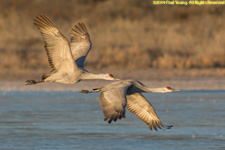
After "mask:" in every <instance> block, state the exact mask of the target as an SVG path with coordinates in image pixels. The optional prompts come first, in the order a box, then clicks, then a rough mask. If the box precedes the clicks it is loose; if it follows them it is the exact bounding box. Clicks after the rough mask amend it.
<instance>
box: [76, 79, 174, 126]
mask: <svg viewBox="0 0 225 150" xmlns="http://www.w3.org/2000/svg"><path fill="white" fill-rule="evenodd" d="M173 91H178V90H175V89H172V88H171V87H169V86H167V87H163V88H149V87H147V86H145V85H144V84H143V83H141V82H140V81H137V80H120V81H116V82H113V83H111V84H108V85H106V86H103V87H101V88H96V89H93V90H91V91H89V90H81V91H80V92H81V93H93V92H100V94H99V103H100V105H101V107H102V111H103V114H104V116H105V119H104V121H106V120H108V123H111V122H112V121H116V120H117V119H120V120H121V119H122V118H126V116H125V107H127V109H128V110H129V111H130V112H132V113H134V114H136V116H138V117H139V118H140V119H141V120H142V121H144V122H145V123H146V124H147V125H148V126H149V128H150V130H152V128H154V129H155V130H157V128H160V129H162V128H166V129H170V128H171V127H172V125H170V126H166V125H164V124H162V122H161V121H160V120H159V118H158V116H157V114H156V112H155V110H154V108H153V106H152V105H151V103H150V102H148V100H147V99H146V98H145V97H144V96H143V95H142V92H148V93H167V92H173Z"/></svg>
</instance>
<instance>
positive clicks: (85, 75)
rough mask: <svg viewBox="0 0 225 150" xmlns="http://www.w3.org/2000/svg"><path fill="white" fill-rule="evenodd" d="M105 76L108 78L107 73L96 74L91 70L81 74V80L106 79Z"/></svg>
mask: <svg viewBox="0 0 225 150" xmlns="http://www.w3.org/2000/svg"><path fill="white" fill-rule="evenodd" d="M105 78H106V74H94V73H89V72H84V73H83V74H82V75H81V76H80V80H92V79H105Z"/></svg>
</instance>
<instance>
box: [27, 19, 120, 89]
mask: <svg viewBox="0 0 225 150" xmlns="http://www.w3.org/2000/svg"><path fill="white" fill-rule="evenodd" d="M34 24H35V25H36V26H37V28H38V29H39V30H40V32H41V35H42V37H43V39H44V43H45V50H46V53H47V56H48V62H49V64H50V67H51V71H50V73H48V74H43V75H42V80H40V81H36V80H27V81H26V82H27V85H30V84H36V83H40V82H60V83H67V84H73V83H76V82H79V81H80V80H87V79H104V80H117V79H116V78H115V77H113V75H112V74H93V73H89V72H88V71H86V70H85V69H84V62H85V58H86V56H87V55H88V52H89V51H90V50H91V47H92V44H91V40H90V36H89V34H88V31H87V28H86V26H85V25H84V24H83V23H78V25H75V26H74V28H73V29H72V33H71V34H70V43H69V42H68V40H67V39H66V37H65V36H64V35H63V34H62V33H61V32H60V31H59V30H58V29H57V28H56V27H55V26H54V25H53V23H52V22H51V21H50V20H49V19H48V18H47V17H46V16H44V15H39V16H37V17H36V18H35V19H34Z"/></svg>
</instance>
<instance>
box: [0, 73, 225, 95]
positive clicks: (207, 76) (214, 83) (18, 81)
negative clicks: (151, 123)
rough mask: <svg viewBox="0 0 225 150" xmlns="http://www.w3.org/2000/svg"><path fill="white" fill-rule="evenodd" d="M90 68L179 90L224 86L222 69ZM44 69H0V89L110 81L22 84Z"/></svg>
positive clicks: (63, 88) (78, 86) (92, 83)
mask: <svg viewBox="0 0 225 150" xmlns="http://www.w3.org/2000/svg"><path fill="white" fill-rule="evenodd" d="M89 71H91V72H95V73H98V72H102V73H107V72H108V73H113V75H114V76H116V77H118V78H121V79H137V80H140V81H142V82H143V83H144V84H146V85H147V86H149V87H163V86H171V87H173V88H176V89H181V90H225V69H189V70H178V69H170V70H169V69H168V70H160V69H140V70H109V69H104V70H98V71H96V70H95V71H94V70H91V69H89ZM42 72H47V70H44V71H43V70H25V71H22V70H21V72H19V73H17V74H13V71H9V70H3V71H1V73H0V77H1V80H0V90H2V91H12V90H13V91H17V90H19V91H30V90H31V91H33V90H34V91H78V90H80V89H91V88H96V87H100V86H102V85H105V84H108V83H110V82H111V81H102V80H98V81H92V80H90V81H82V82H79V83H77V84H75V85H67V84H60V83H42V84H37V85H32V86H27V85H25V80H27V79H39V78H40V75H41V74H42Z"/></svg>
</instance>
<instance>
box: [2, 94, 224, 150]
mask: <svg viewBox="0 0 225 150" xmlns="http://www.w3.org/2000/svg"><path fill="white" fill-rule="evenodd" d="M145 97H146V98H147V99H149V100H150V102H151V103H152V105H153V106H154V108H155V109H156V112H157V114H158V116H159V118H160V119H161V121H162V122H163V123H164V124H167V125H170V124H173V125H174V127H173V128H172V129H170V130H160V131H150V130H149V128H148V126H147V125H146V124H145V123H143V122H142V121H141V120H139V119H138V118H137V117H136V116H135V115H134V114H132V113H130V112H128V111H127V118H126V119H124V120H122V121H120V120H119V121H117V122H116V123H115V122H113V123H112V124H108V123H107V122H104V121H103V119H104V116H103V114H102V110H101V107H100V105H99V103H98V94H97V93H94V94H87V95H86V94H81V93H78V92H37V91H35V92H34V91H33V92H30V91H27V92H19V91H14V92H4V91H0V149H1V150H70V149H71V150H74V149H75V150H79V149H83V150H89V149H90V150H116V149H117V150H125V149H127V150H149V149H156V150H161V149H165V150H183V149H185V150H186V149H187V150H190V149H196V150H207V149H209V150H224V149H225V91H181V92H174V93H167V94H151V93H148V94H145Z"/></svg>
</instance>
